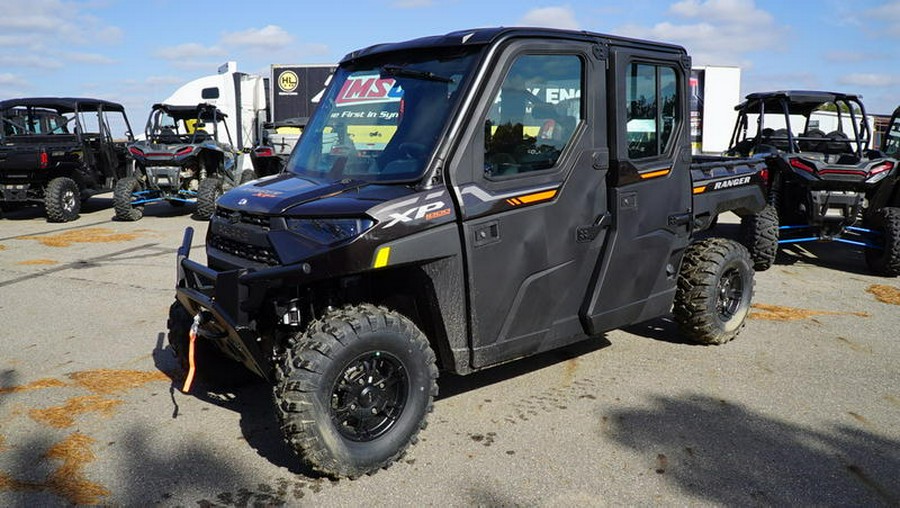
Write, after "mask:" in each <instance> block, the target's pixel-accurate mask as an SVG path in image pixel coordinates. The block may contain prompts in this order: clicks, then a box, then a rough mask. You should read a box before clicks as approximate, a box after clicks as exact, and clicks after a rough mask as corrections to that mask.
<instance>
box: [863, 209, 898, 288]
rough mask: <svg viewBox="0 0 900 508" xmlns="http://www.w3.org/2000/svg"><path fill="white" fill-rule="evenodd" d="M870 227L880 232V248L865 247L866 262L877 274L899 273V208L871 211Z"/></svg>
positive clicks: (868, 222) (888, 275)
mask: <svg viewBox="0 0 900 508" xmlns="http://www.w3.org/2000/svg"><path fill="white" fill-rule="evenodd" d="M867 225H868V227H869V228H870V229H874V230H876V231H879V232H880V233H881V240H882V242H881V244H882V248H880V249H878V248H873V247H867V248H866V250H865V255H866V264H867V265H868V266H869V269H870V270H872V272H874V273H875V274H877V275H882V276H884V277H896V276H898V275H900V208H896V207H885V208H882V209H880V210H876V211H875V212H874V213H872V216H871V218H870V219H869V220H868V221H867Z"/></svg>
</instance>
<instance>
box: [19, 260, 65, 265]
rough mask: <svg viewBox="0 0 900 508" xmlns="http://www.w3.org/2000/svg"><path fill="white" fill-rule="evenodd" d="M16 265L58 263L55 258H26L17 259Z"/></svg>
mask: <svg viewBox="0 0 900 508" xmlns="http://www.w3.org/2000/svg"><path fill="white" fill-rule="evenodd" d="M16 264H17V265H56V264H59V261H56V260H55V259H26V260H25V261H19V262H18V263H16Z"/></svg>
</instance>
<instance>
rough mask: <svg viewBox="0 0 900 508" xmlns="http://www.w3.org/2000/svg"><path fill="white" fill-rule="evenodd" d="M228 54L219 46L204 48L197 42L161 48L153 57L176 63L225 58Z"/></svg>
mask: <svg viewBox="0 0 900 508" xmlns="http://www.w3.org/2000/svg"><path fill="white" fill-rule="evenodd" d="M226 54H227V52H226V51H225V50H224V49H222V48H220V47H218V46H204V45H202V44H199V43H196V42H187V43H184V44H178V45H177V46H169V47H164V48H160V49H158V50H156V51H154V52H153V56H156V57H157V58H162V59H163V60H172V61H175V62H179V61H185V60H196V59H202V58H209V57H219V56H225V55H226Z"/></svg>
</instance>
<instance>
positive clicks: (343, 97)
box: [334, 74, 403, 106]
mask: <svg viewBox="0 0 900 508" xmlns="http://www.w3.org/2000/svg"><path fill="white" fill-rule="evenodd" d="M395 84H396V82H395V81H394V79H392V78H387V79H380V78H379V77H378V75H373V74H370V75H366V76H354V77H349V78H347V81H346V82H345V83H344V86H342V87H341V91H340V92H339V93H338V96H337V99H335V101H334V102H335V104H336V105H337V106H349V105H353V104H374V103H380V102H399V101H400V99H401V98H403V88H401V87H400V86H399V85H397V86H395Z"/></svg>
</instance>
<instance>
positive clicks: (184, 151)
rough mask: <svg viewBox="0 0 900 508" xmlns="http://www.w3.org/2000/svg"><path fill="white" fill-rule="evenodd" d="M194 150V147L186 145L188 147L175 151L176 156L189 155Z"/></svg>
mask: <svg viewBox="0 0 900 508" xmlns="http://www.w3.org/2000/svg"><path fill="white" fill-rule="evenodd" d="M193 151H194V147H192V146H186V147H184V148H182V149H181V150H178V151H177V152H175V157H181V156H182V155H187V154H189V153H191V152H193Z"/></svg>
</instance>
